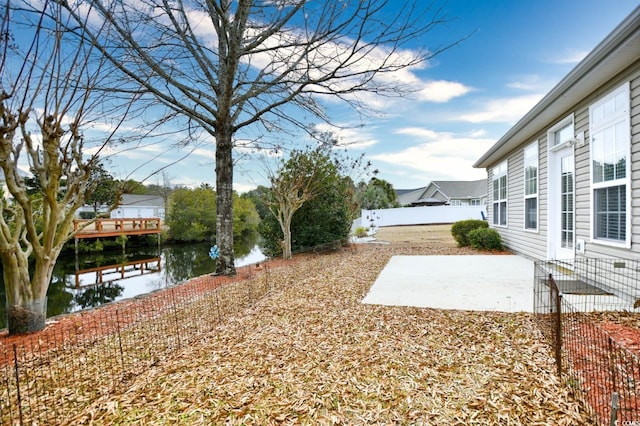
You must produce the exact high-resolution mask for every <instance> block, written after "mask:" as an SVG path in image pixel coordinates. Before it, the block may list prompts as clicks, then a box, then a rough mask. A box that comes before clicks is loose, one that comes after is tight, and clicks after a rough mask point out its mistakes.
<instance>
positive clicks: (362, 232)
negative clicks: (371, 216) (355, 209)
mask: <svg viewBox="0 0 640 426" xmlns="http://www.w3.org/2000/svg"><path fill="white" fill-rule="evenodd" d="M354 235H355V236H356V237H358V238H364V237H366V236H367V235H369V233H368V232H367V228H366V227H365V226H358V227H357V228H356V230H355V232H354Z"/></svg>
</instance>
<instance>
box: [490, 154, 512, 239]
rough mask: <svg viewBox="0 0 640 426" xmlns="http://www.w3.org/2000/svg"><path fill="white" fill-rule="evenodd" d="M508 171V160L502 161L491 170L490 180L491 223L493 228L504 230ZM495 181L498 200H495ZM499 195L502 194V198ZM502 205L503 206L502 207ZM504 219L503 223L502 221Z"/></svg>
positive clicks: (507, 209) (506, 210)
mask: <svg viewBox="0 0 640 426" xmlns="http://www.w3.org/2000/svg"><path fill="white" fill-rule="evenodd" d="M508 169H509V163H508V160H504V161H502V162H500V163H498V164H497V165H496V166H495V167H493V169H492V179H491V188H492V192H491V194H492V196H491V206H492V215H491V216H492V217H491V223H492V225H493V226H495V227H500V228H506V227H508V226H509V216H508V213H509V201H508V197H509V179H508V173H507V172H508ZM496 181H497V184H498V188H497V194H498V198H497V199H496V187H495V186H496ZM501 194H504V197H501ZM503 205H504V206H503ZM502 218H504V223H503V221H502Z"/></svg>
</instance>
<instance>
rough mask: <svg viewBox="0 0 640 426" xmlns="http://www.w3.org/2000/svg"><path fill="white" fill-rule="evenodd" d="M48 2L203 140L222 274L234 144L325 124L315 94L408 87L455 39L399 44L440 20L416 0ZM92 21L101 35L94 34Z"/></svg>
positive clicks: (229, 229)
mask: <svg viewBox="0 0 640 426" xmlns="http://www.w3.org/2000/svg"><path fill="white" fill-rule="evenodd" d="M55 1H59V2H60V3H61V4H63V5H64V6H65V7H66V8H67V10H68V12H69V14H70V15H71V16H72V17H74V18H75V20H76V22H75V23H74V24H73V25H70V27H69V30H70V31H73V32H76V33H78V35H79V37H82V38H88V39H90V41H91V43H92V45H94V46H96V47H98V48H99V49H100V50H101V51H102V52H103V54H104V55H105V56H106V57H107V58H109V60H110V61H112V63H113V64H114V65H115V66H116V67H117V68H118V69H119V70H120V71H121V73H122V75H123V76H124V77H123V78H126V79H127V80H128V81H130V82H135V83H136V84H138V85H139V86H140V90H142V91H144V92H145V93H146V94H150V95H152V96H153V97H154V98H155V99H156V101H157V102H158V103H159V104H161V105H163V106H164V107H168V108H169V109H171V110H173V111H174V113H177V114H182V115H183V117H186V118H187V120H185V122H186V123H187V124H188V128H189V130H192V129H194V128H199V129H201V130H203V131H204V132H206V133H208V134H209V135H211V136H212V137H213V139H214V140H215V148H216V153H215V155H216V158H215V175H216V185H215V186H216V191H217V196H218V199H217V203H216V224H217V225H216V244H217V246H218V247H219V248H220V258H219V259H218V262H217V271H216V272H217V273H218V274H225V275H230V274H234V273H235V267H234V255H233V210H232V208H233V172H234V159H233V152H234V148H236V147H237V146H238V144H240V143H242V144H243V146H244V147H245V148H252V149H253V150H257V151H260V150H261V149H267V148H273V145H274V144H276V143H280V141H281V140H282V139H281V138H280V137H276V138H273V140H275V141H276V142H274V143H273V144H272V143H269V142H268V141H269V140H271V139H270V138H269V137H268V135H273V134H277V133H282V132H289V133H290V134H291V133H294V132H295V131H296V130H295V129H305V128H306V127H307V126H308V124H309V120H315V121H318V120H319V121H324V122H326V123H331V121H332V120H331V117H330V116H329V115H328V114H327V111H326V110H325V108H324V107H323V100H329V99H331V102H342V103H344V104H346V105H347V106H349V107H351V108H352V109H354V110H357V111H358V112H360V113H364V112H366V111H367V110H369V111H371V109H370V107H371V105H372V104H374V103H373V102H369V101H370V100H371V98H372V97H375V96H394V97H398V96H404V95H406V94H407V93H409V92H410V91H413V90H420V89H422V88H423V87H420V85H419V84H417V79H416V78H415V77H414V76H412V75H411V74H410V73H407V72H406V71H407V70H408V69H411V68H414V67H419V66H421V64H422V63H423V62H425V61H427V60H429V59H430V58H433V57H434V56H435V55H437V54H439V53H440V52H442V51H443V50H445V49H447V48H448V47H451V46H452V45H454V44H456V43H458V42H459V41H460V40H458V41H455V42H453V43H451V44H449V45H447V46H440V47H438V48H437V49H434V50H427V49H417V50H408V49H405V48H404V47H405V46H406V44H407V43H409V42H415V43H414V45H418V46H426V44H427V43H426V41H425V40H424V36H425V35H426V34H427V33H428V32H429V31H430V30H432V29H433V28H434V27H436V26H438V25H439V24H441V23H443V22H445V20H446V19H445V18H446V17H445V16H444V14H443V13H442V10H441V9H437V8H434V7H432V6H430V4H425V3H424V2H422V1H419V0H416V1H412V0H407V1H403V2H401V3H402V4H399V3H398V2H397V1H394V2H391V1H389V0H342V1H325V0H275V1H274V0H206V1H205V0H186V1H185V0H177V1H165V0H144V1H142V2H140V1H134V0H114V1H108V2H105V1H103V0H55ZM97 23H98V24H99V25H105V23H106V25H108V27H109V32H108V33H97V32H96V27H95V26H94V25H96V24H97ZM303 131H304V130H303ZM256 135H257V136H256ZM247 140H250V142H246V141H247ZM240 141H243V142H240ZM265 141H267V142H265Z"/></svg>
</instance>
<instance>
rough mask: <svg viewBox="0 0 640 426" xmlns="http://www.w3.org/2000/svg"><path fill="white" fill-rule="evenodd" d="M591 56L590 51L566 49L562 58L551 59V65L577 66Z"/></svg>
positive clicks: (549, 60)
mask: <svg viewBox="0 0 640 426" xmlns="http://www.w3.org/2000/svg"><path fill="white" fill-rule="evenodd" d="M588 54H589V51H588V50H576V49H565V51H564V52H563V53H562V56H555V57H552V58H549V59H548V60H547V62H549V63H551V64H577V63H578V62H580V61H581V60H583V59H584V58H585V56H587V55H588Z"/></svg>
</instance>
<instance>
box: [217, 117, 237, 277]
mask: <svg viewBox="0 0 640 426" xmlns="http://www.w3.org/2000/svg"><path fill="white" fill-rule="evenodd" d="M232 151H233V142H232V132H231V126H224V128H222V129H219V130H218V131H217V132H216V244H217V246H218V249H219V250H220V257H219V258H218V261H217V262H216V274H218V275H235V273H236V267H235V265H234V253H233V156H232Z"/></svg>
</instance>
